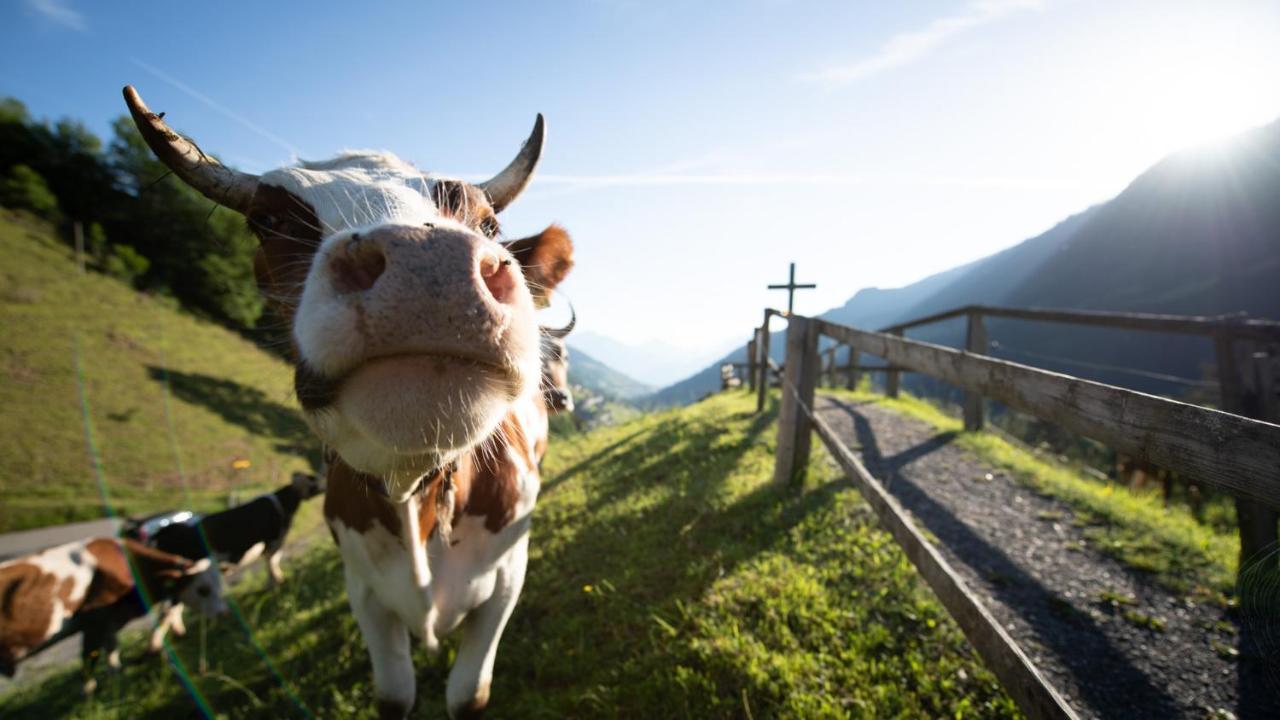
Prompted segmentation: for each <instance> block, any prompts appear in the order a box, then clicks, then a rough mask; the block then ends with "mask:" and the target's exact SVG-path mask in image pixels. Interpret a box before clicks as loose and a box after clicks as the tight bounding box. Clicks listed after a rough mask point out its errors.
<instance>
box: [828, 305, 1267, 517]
mask: <svg viewBox="0 0 1280 720" xmlns="http://www.w3.org/2000/svg"><path fill="white" fill-rule="evenodd" d="M815 322H817V324H818V328H819V333H820V334H822V335H826V336H828V337H832V338H835V339H836V340H840V341H843V342H853V343H856V344H857V345H858V347H859V348H862V350H863V352H868V353H871V354H872V355H878V356H880V357H883V358H885V359H886V360H888V361H889V362H890V363H892V364H893V365H897V366H901V367H905V368H908V369H910V370H912V371H914V372H921V373H924V374H926V375H931V376H933V377H936V378H938V379H940V380H944V381H946V382H949V383H951V384H952V385H956V386H958V387H960V388H963V389H965V390H968V391H971V392H974V393H978V394H980V395H981V396H983V397H988V398H992V399H995V400H999V401H1000V402H1002V403H1004V404H1006V405H1008V406H1009V407H1012V408H1014V409H1017V410H1021V411H1023V412H1026V413H1029V414H1031V415H1035V416H1036V417H1039V418H1041V419H1044V420H1048V421H1050V422H1054V423H1057V424H1058V425H1061V426H1062V427H1064V428H1066V429H1068V430H1071V431H1073V432H1076V433H1079V434H1081V435H1084V436H1085V437H1091V438H1093V439H1095V440H1098V441H1100V442H1102V443H1105V444H1107V445H1109V446H1111V447H1113V448H1115V449H1116V450H1118V451H1120V452H1123V453H1125V454H1127V455H1132V456H1133V457H1135V458H1138V459H1140V460H1146V461H1149V462H1152V463H1155V464H1157V465H1160V466H1162V467H1166V468H1169V469H1170V470H1173V471H1175V472H1178V473H1182V474H1184V475H1186V476H1188V477H1190V478H1191V479H1193V480H1196V481H1199V482H1204V483H1206V484H1209V485H1214V486H1216V487H1220V488H1223V489H1225V490H1227V491H1228V492H1230V493H1232V494H1233V495H1239V496H1244V497H1247V498H1250V499H1253V500H1257V501H1260V502H1263V503H1265V504H1267V505H1269V506H1270V507H1280V425H1274V424H1272V423H1268V422H1261V421H1258V420H1252V419H1249V418H1245V417H1241V416H1239V415H1233V414H1231V413H1227V412H1222V411H1220V410H1213V409H1210V408H1204V407H1200V406H1198V405H1188V404H1186V403H1181V402H1178V401H1176V400H1169V399H1166V398H1162V397H1156V396H1155V395H1147V394H1145V393H1140V392H1136V391H1133V390H1125V389H1123V388H1118V387H1114V386H1111V385H1104V384H1102V383H1097V382H1093V381H1091V380H1081V379H1079V378H1074V377H1071V376H1069V375H1061V374H1059V373H1055V372H1050V371H1048V370H1041V369H1038V368H1033V367H1028V366H1026V365H1019V364H1017V363H1012V362H1008V361H1005V360H997V359H995V358H990V357H984V356H982V355H978V354H975V353H971V352H967V351H962V350H954V349H952V348H948V347H942V346H940V345H933V344H930V343H924V342H920V341H918V340H907V339H905V338H898V337H895V336H892V335H886V334H884V333H874V332H867V331H864V330H855V329H853V328H849V327H845V326H843V325H836V324H833V323H829V322H826V321H824V320H817V321H815Z"/></svg>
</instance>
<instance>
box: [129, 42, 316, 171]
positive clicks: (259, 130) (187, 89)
mask: <svg viewBox="0 0 1280 720" xmlns="http://www.w3.org/2000/svg"><path fill="white" fill-rule="evenodd" d="M130 60H132V61H133V64H134V65H137V66H138V67H140V68H142V69H143V70H146V71H147V72H149V73H151V74H152V75H155V76H156V77H158V78H160V79H161V80H163V81H165V82H166V83H169V84H170V85H172V86H173V87H175V88H177V89H179V90H181V91H182V92H184V93H186V94H187V95H189V96H191V97H193V98H195V99H196V100H199V101H200V102H202V103H204V104H205V105H206V106H207V107H209V108H210V109H211V110H213V111H214V112H217V113H218V114H220V115H223V116H224V117H227V118H229V119H231V120H233V121H234V122H236V123H239V124H240V125H243V126H244V127H246V128H248V129H249V130H251V131H253V132H254V133H256V134H258V135H260V136H261V137H263V138H266V139H267V140H270V141H271V142H273V143H275V144H276V145H279V146H280V147H282V148H284V149H285V150H286V151H288V153H289V158H290V162H293V161H296V160H297V158H298V155H299V153H298V148H297V147H295V146H294V145H293V144H292V143H290V142H288V141H287V140H285V139H283V138H281V137H280V136H278V135H276V134H274V133H272V132H271V131H270V130H267V129H266V128H264V127H262V126H261V125H258V124H257V123H255V122H253V121H252V120H250V119H249V118H247V117H245V116H243V115H241V114H240V113H238V112H236V111H234V110H232V109H231V108H229V107H226V106H225V105H223V104H222V103H219V102H217V101H216V100H214V99H213V98H211V97H209V96H208V95H205V94H204V93H201V92H199V91H198V90H196V89H195V88H192V87H191V86H189V85H187V84H186V83H184V82H182V81H181V80H179V79H177V78H175V77H173V76H172V75H169V74H168V73H166V72H164V71H163V70H161V69H159V68H157V67H155V66H153V65H149V64H147V63H145V62H143V61H141V60H139V59H138V58H130Z"/></svg>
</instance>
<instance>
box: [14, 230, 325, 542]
mask: <svg viewBox="0 0 1280 720" xmlns="http://www.w3.org/2000/svg"><path fill="white" fill-rule="evenodd" d="M0 258H3V263H0V327H3V329H4V330H3V332H0V532H4V531H9V530H15V529H21V528H28V527H37V526H40V525H47V524H51V523H57V522H65V521H69V520H77V519H86V518H91V517H97V516H100V515H101V514H102V512H103V511H102V502H101V499H100V496H99V493H98V488H97V481H96V479H95V476H94V473H93V470H92V467H91V465H90V463H89V461H88V459H87V452H86V442H85V424H84V421H83V417H82V414H81V406H80V397H79V393H78V390H77V380H76V367H75V366H76V354H77V353H76V345H77V340H76V339H77V338H79V356H80V359H81V366H82V368H83V373H84V380H85V389H86V393H87V400H88V404H89V408H90V417H91V418H92V422H93V427H94V430H95V432H96V437H97V445H98V448H99V449H100V451H101V457H102V463H103V467H104V471H105V479H106V484H107V487H108V488H109V489H110V493H111V500H112V502H113V504H114V505H115V506H116V510H117V512H121V513H128V512H133V513H140V512H146V511H150V510H156V509H162V508H165V507H172V506H176V505H181V504H183V503H182V502H181V490H180V482H179V475H178V464H177V461H176V459H175V454H174V450H173V445H172V444H171V442H170V437H171V434H170V432H169V427H170V424H169V422H168V421H167V419H166V393H165V384H164V382H163V380H164V376H165V373H166V371H167V373H168V376H169V378H170V385H171V387H172V395H171V396H170V397H171V401H170V402H169V403H168V409H169V412H170V414H171V417H172V427H173V428H174V433H173V437H174V438H175V439H176V440H177V445H178V447H179V448H180V449H179V451H178V455H179V457H180V458H181V463H182V467H183V468H184V470H185V473H186V478H187V481H188V483H189V484H190V486H191V487H192V488H193V494H194V500H195V502H196V504H197V505H199V506H201V507H216V506H219V505H221V504H222V503H223V502H224V501H225V497H226V493H227V490H228V489H229V488H230V487H231V486H232V485H233V484H238V485H239V486H240V487H241V488H242V489H244V490H245V491H246V492H251V491H253V490H254V489H258V488H265V487H268V486H272V485H276V484H278V483H280V482H282V478H283V477H285V476H287V473H288V472H289V471H291V470H293V469H295V468H300V467H303V466H304V465H305V463H304V461H303V460H302V455H304V454H305V453H307V452H311V451H312V448H313V445H314V443H312V442H311V441H310V439H309V438H310V436H309V432H308V430H307V428H306V427H305V426H304V425H303V423H302V421H301V420H300V418H299V416H298V415H297V414H296V412H295V411H294V409H293V405H292V403H293V400H292V398H291V395H292V393H291V392H290V389H291V388H290V374H289V371H288V368H287V366H286V365H285V364H284V363H283V362H281V361H280V360H278V359H276V358H274V357H272V356H271V355H269V354H267V353H265V352H263V351H262V350H260V349H259V348H257V347H256V346H254V345H253V344H252V343H251V342H248V341H246V340H244V339H243V338H241V337H239V336H237V335H235V334H233V333H230V332H228V331H227V330H225V329H223V328H222V327H219V326H218V325H215V324H213V323H209V322H206V321H203V320H200V319H197V318H194V317H192V316H190V315H188V314H186V313H183V312H181V311H179V310H177V309H175V307H174V306H173V305H172V304H171V303H170V302H168V301H166V300H164V299H159V298H152V297H148V296H145V295H142V294H139V293H137V292H135V291H133V290H132V289H130V288H129V287H127V286H126V285H124V284H122V283H120V282H117V281H116V280H113V279H110V278H107V277H105V276H102V275H99V274H97V273H93V272H89V273H87V274H85V275H80V274H79V273H78V272H77V271H76V269H75V266H74V263H73V261H72V257H71V253H70V251H69V250H68V249H67V247H66V246H65V245H64V244H62V243H60V242H58V241H57V240H55V239H54V238H53V237H52V235H51V233H50V232H49V230H48V228H47V227H45V226H43V225H41V224H38V223H34V222H32V221H29V220H25V219H23V218H20V217H18V216H15V215H12V214H10V213H8V212H7V211H0ZM241 458H244V459H248V460H249V461H250V462H251V463H252V464H251V466H250V467H249V468H248V469H242V470H234V469H233V468H232V462H233V461H235V460H237V459H241Z"/></svg>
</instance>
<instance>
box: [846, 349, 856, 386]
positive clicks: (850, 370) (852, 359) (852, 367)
mask: <svg viewBox="0 0 1280 720" xmlns="http://www.w3.org/2000/svg"><path fill="white" fill-rule="evenodd" d="M845 372H846V375H845V388H846V389H848V390H857V389H858V348H856V347H854V346H853V345H850V346H849V366H848V367H847V368H845Z"/></svg>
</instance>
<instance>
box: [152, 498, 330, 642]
mask: <svg viewBox="0 0 1280 720" xmlns="http://www.w3.org/2000/svg"><path fill="white" fill-rule="evenodd" d="M323 490H324V486H323V483H322V482H320V481H319V479H318V478H316V477H315V476H314V475H307V474H305V473H294V475H293V479H292V481H291V482H290V483H289V484H288V485H285V486H284V487H282V488H280V489H279V490H276V491H275V492H271V493H267V494H265V495H259V496H258V497H256V498H254V499H252V500H250V501H248V502H246V503H243V504H241V505H237V506H236V507H233V508H230V509H228V510H223V511H222V512H216V513H211V514H209V515H205V516H204V517H202V518H200V519H199V520H197V521H195V522H191V523H173V524H171V525H168V526H166V527H164V528H162V529H161V530H159V531H158V532H156V533H155V534H154V535H153V536H152V537H151V538H149V539H148V541H147V544H148V545H151V546H152V547H155V548H157V549H159V550H161V551H163V552H167V553H171V554H174V555H180V556H182V557H184V558H187V559H189V560H199V559H201V558H206V557H208V558H211V559H212V560H213V561H214V563H215V564H216V565H218V566H219V567H221V568H222V569H223V570H237V569H242V568H245V567H248V566H249V565H250V564H252V563H253V562H254V561H255V560H257V559H258V558H259V557H261V558H264V559H265V560H266V563H267V573H268V577H269V578H271V583H272V584H276V583H280V582H283V581H284V573H283V571H281V569H280V553H281V550H282V549H283V548H284V541H285V538H286V537H287V536H288V534H289V528H290V527H291V526H292V525H293V516H294V515H295V514H296V513H297V512H298V508H299V507H300V506H301V505H302V501H303V500H306V499H308V498H311V497H314V496H316V495H318V494H320V493H321V492H323ZM182 607H183V606H182V603H180V602H174V603H172V604H171V605H170V606H169V607H168V608H166V609H164V610H163V611H162V614H163V617H162V619H161V620H160V622H159V623H158V624H157V625H156V628H155V630H153V631H152V633H151V643H150V649H151V651H152V652H159V651H160V648H161V647H162V646H163V644H164V637H165V634H166V633H168V632H169V630H173V631H174V632H176V633H177V634H179V635H182V634H185V632H186V627H185V626H184V625H183V622H182Z"/></svg>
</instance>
